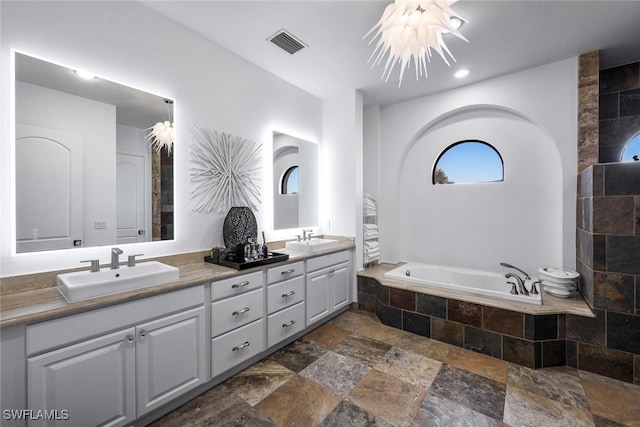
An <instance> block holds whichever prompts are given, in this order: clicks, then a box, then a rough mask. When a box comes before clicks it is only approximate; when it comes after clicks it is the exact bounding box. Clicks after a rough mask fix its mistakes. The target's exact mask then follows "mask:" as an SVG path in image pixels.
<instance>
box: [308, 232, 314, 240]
mask: <svg viewBox="0 0 640 427" xmlns="http://www.w3.org/2000/svg"><path fill="white" fill-rule="evenodd" d="M312 234H313V231H309V232H308V233H307V240H311V235H312Z"/></svg>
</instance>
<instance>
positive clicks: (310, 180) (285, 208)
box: [273, 132, 320, 230]
mask: <svg viewBox="0 0 640 427" xmlns="http://www.w3.org/2000/svg"><path fill="white" fill-rule="evenodd" d="M319 172H320V171H319V152H318V144H316V143H313V142H310V141H305V140H303V139H300V138H296V137H293V136H291V135H287V134H284V133H280V132H273V223H274V224H273V228H274V230H282V229H286V228H298V227H312V226H317V225H318V224H319V222H320V221H319V218H320V213H319V212H320V198H319Z"/></svg>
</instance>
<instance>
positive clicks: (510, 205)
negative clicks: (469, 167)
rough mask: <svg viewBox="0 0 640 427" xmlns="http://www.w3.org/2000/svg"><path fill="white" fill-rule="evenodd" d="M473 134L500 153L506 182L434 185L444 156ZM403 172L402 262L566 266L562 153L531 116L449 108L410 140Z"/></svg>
mask: <svg viewBox="0 0 640 427" xmlns="http://www.w3.org/2000/svg"><path fill="white" fill-rule="evenodd" d="M471 139H472V140H475V139H478V140H481V141H485V142H487V143H490V144H491V145H492V146H493V147H494V148H495V149H496V150H497V151H498V152H499V153H500V155H501V156H502V157H503V160H504V181H503V182H489V183H477V184H464V185H435V186H434V185H433V184H432V183H431V171H432V168H433V166H434V162H435V161H436V159H437V158H438V155H439V154H440V153H441V152H442V151H443V150H444V149H446V148H447V147H448V146H449V145H451V144H452V143H454V142H456V141H461V140H471ZM397 173H398V178H397V183H398V191H397V193H396V197H397V203H398V206H399V214H398V217H397V221H398V222H397V228H396V229H397V230H398V234H399V236H398V239H397V243H396V244H397V245H398V248H397V252H398V255H399V258H400V260H402V261H422V262H429V263H434V264H442V265H451V266H457V267H467V268H477V269H482V270H490V271H499V270H500V267H499V263H500V262H501V261H506V262H509V263H512V264H515V265H519V266H522V268H526V269H528V270H529V271H531V272H532V274H533V273H534V272H535V271H536V270H537V269H538V268H539V267H542V266H556V265H562V211H563V206H562V200H563V197H562V192H563V182H562V181H563V180H562V165H561V159H560V154H559V150H558V147H557V144H556V142H555V141H554V140H553V138H552V137H551V136H550V135H549V133H548V132H546V131H545V129H543V128H542V127H541V126H539V125H538V124H536V123H534V122H533V121H532V120H530V119H529V118H527V117H526V116H525V115H523V114H520V113H519V112H517V111H513V110H509V109H507V108H503V107H500V106H495V105H475V106H466V107H464V108H460V109H457V110H454V111H450V112H448V113H445V114H443V115H441V116H439V117H437V118H436V119H434V120H432V121H430V122H429V123H427V124H426V125H425V126H423V127H422V128H421V129H420V130H419V131H418V132H417V133H416V135H415V136H414V137H413V138H411V141H410V143H408V144H407V145H406V148H405V150H404V152H403V153H402V157H401V162H400V167H399V169H398V171H397Z"/></svg>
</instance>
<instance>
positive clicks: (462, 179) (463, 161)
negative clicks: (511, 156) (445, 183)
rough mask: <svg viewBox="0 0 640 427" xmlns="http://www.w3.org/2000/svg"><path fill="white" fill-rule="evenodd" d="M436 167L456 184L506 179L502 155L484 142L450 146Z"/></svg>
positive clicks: (469, 142) (468, 142)
mask: <svg viewBox="0 0 640 427" xmlns="http://www.w3.org/2000/svg"><path fill="white" fill-rule="evenodd" d="M435 167H436V168H440V169H442V171H443V172H444V173H445V174H446V175H447V177H448V179H449V182H453V183H456V184H465V183H473V182H492V181H502V180H503V179H504V167H503V164H502V159H501V158H500V155H499V154H498V152H497V151H496V150H495V149H494V148H493V147H491V146H490V145H488V144H485V143H483V142H477V141H465V142H461V143H458V144H455V145H453V146H450V147H449V148H448V149H447V150H445V152H444V153H443V154H442V155H441V157H440V158H439V159H438V161H437V163H436V166H435Z"/></svg>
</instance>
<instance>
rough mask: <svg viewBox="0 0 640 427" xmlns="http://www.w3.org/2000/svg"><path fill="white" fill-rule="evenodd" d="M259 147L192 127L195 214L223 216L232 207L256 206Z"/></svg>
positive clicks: (192, 181)
mask: <svg viewBox="0 0 640 427" xmlns="http://www.w3.org/2000/svg"><path fill="white" fill-rule="evenodd" d="M261 148H262V146H261V145H260V144H258V143H257V142H255V141H250V140H248V139H244V138H241V137H239V136H235V135H231V134H228V133H223V132H216V131H211V130H208V129H205V128H201V127H198V126H194V127H193V143H192V144H191V161H192V166H191V183H192V190H191V197H192V198H193V200H194V207H193V210H194V211H196V212H201V211H205V212H214V213H227V212H228V211H229V209H230V208H232V207H235V206H247V207H249V208H251V210H254V211H255V210H256V209H257V205H258V204H260V188H259V187H258V185H257V184H256V183H257V182H258V181H260V162H261V156H260V151H261Z"/></svg>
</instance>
